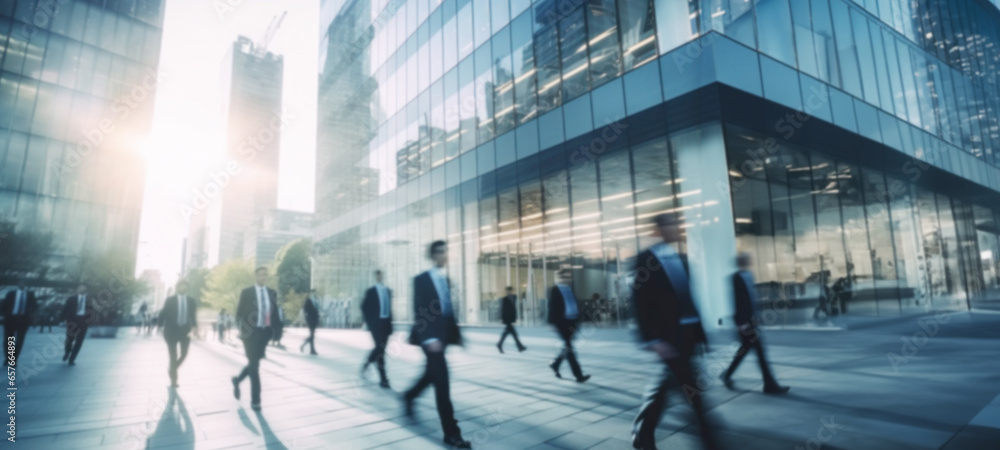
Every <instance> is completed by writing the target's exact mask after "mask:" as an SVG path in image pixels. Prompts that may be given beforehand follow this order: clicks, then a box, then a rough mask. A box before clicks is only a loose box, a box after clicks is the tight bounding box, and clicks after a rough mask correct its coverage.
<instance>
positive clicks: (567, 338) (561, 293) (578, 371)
mask: <svg viewBox="0 0 1000 450" xmlns="http://www.w3.org/2000/svg"><path fill="white" fill-rule="evenodd" d="M548 322H549V323H550V324H552V326H554V327H555V328H556V332H557V333H558V334H559V339H561V340H562V341H563V348H562V350H561V351H560V352H559V355H557V356H556V359H555V360H554V361H552V364H549V368H550V369H552V371H553V372H555V374H556V378H562V374H560V373H559V367H561V366H562V362H563V360H567V361H568V362H569V368H570V370H571V371H573V377H574V378H576V382H577V383H584V382H586V381H587V380H589V379H590V375H584V374H583V369H582V368H580V362H579V361H577V359H576V350H574V349H573V337H574V336H576V332H577V330H579V328H580V305H579V303H578V302H577V301H576V295H575V294H574V293H573V272H572V271H571V270H570V269H562V270H560V271H559V281H557V282H556V284H554V285H553V286H552V288H551V289H549V317H548Z"/></svg>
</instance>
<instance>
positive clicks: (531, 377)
mask: <svg viewBox="0 0 1000 450" xmlns="http://www.w3.org/2000/svg"><path fill="white" fill-rule="evenodd" d="M924 329H926V330H927V331H922V330H924ZM499 331H500V330H499V329H496V330H492V329H488V328H486V329H484V328H477V329H473V328H469V329H467V330H466V335H467V338H468V340H469V341H470V342H469V346H468V347H467V348H466V349H465V350H463V349H459V348H454V349H451V350H449V363H450V366H451V373H452V397H453V399H454V401H455V407H456V410H457V417H458V419H459V420H460V426H461V427H462V430H463V432H464V434H465V437H466V438H467V439H469V440H471V441H473V443H474V448H477V449H518V450H520V449H629V448H631V446H630V445H629V443H628V438H629V432H630V426H631V420H632V418H633V417H634V415H635V412H636V409H637V407H638V404H639V398H640V395H641V392H642V390H643V387H644V385H645V383H646V382H647V381H648V380H649V379H650V378H651V377H652V375H653V374H654V372H656V371H657V370H659V369H658V366H657V365H656V364H655V362H654V361H653V359H652V356H651V355H649V354H647V353H645V352H641V351H639V350H636V349H635V346H634V345H633V343H632V341H631V339H630V337H629V334H628V332H627V331H625V330H597V329H587V330H585V331H584V332H583V333H582V336H581V338H580V340H579V341H578V352H579V354H580V360H581V362H582V364H583V367H584V370H585V371H586V372H587V373H590V374H592V375H593V379H592V380H591V381H590V382H588V383H586V384H577V383H575V382H573V381H569V380H557V379H555V378H554V377H553V376H552V373H551V371H550V370H549V369H548V368H547V367H546V364H547V363H548V362H549V360H550V359H551V357H552V356H553V355H554V354H555V351H556V339H555V338H554V335H553V334H552V333H551V332H549V331H548V330H545V329H527V328H526V329H523V330H521V331H522V334H523V335H524V342H525V344H526V345H527V346H528V351H527V352H525V353H521V354H518V353H517V352H516V351H515V350H514V346H513V343H512V342H508V352H507V354H505V355H499V354H498V353H497V350H496V348H495V347H494V346H493V344H494V342H495V341H496V338H497V335H498V334H499ZM60 332H61V330H57V333H56V334H48V333H45V334H38V333H36V332H35V331H34V330H33V331H32V332H31V334H29V336H28V341H27V345H26V348H25V351H24V353H23V354H22V367H21V369H20V373H19V379H18V385H19V388H18V391H17V421H16V427H17V444H16V445H17V446H19V448H39V449H50V448H60V449H69V448H89V447H98V446H100V447H105V448H171V449H180V448H195V447H197V448H228V447H265V446H266V447H268V448H289V449H298V448H337V449H365V448H387V449H407V450H410V449H420V448H439V446H440V442H441V433H440V428H439V423H438V420H437V416H436V412H435V409H434V399H433V393H432V392H426V393H425V394H424V396H423V397H422V398H421V399H420V400H419V401H418V419H419V423H417V424H416V425H410V424H408V423H407V422H406V421H405V420H404V419H403V418H402V417H401V416H402V410H401V407H400V403H399V400H398V393H399V392H400V391H402V390H403V389H405V388H407V387H408V386H409V384H410V383H412V382H413V380H414V379H415V378H416V377H417V375H418V373H419V372H420V370H421V369H422V363H423V356H422V354H421V353H420V352H419V350H418V349H416V348H415V347H411V346H409V345H405V344H404V343H403V338H404V333H402V332H399V333H397V334H396V335H394V336H393V339H392V341H391V344H390V350H389V353H390V360H389V362H388V368H389V376H390V379H391V381H392V386H393V389H392V390H383V389H380V388H379V387H378V386H377V384H375V383H373V382H372V381H369V380H367V379H363V378H361V377H359V375H358V369H359V367H360V364H361V362H362V360H363V358H364V356H365V354H366V352H367V350H368V348H369V346H370V344H371V338H370V337H369V335H368V334H367V333H366V332H363V331H359V330H321V331H320V332H319V334H318V339H317V341H318V342H317V343H318V351H319V352H320V355H319V356H309V355H306V354H301V353H299V352H298V344H299V343H300V342H301V339H302V337H303V336H304V330H301V329H289V330H287V331H286V336H285V338H284V343H285V345H287V346H288V350H282V349H278V348H269V349H268V359H266V360H264V361H263V362H262V366H261V371H262V379H263V385H264V390H263V412H262V413H261V414H257V413H254V412H253V411H251V410H250V409H249V407H248V400H247V399H246V397H247V396H246V395H244V399H243V400H242V401H237V400H235V399H233V397H232V389H231V384H230V383H229V377H230V376H232V375H234V374H236V373H237V371H238V370H239V369H240V367H241V366H242V365H243V363H244V361H245V359H244V357H243V352H242V348H241V347H239V346H238V345H237V343H236V342H229V343H220V342H216V341H210V340H205V341H196V342H195V343H193V344H192V347H191V352H190V355H189V358H188V360H187V361H186V362H185V364H184V366H183V367H182V368H181V371H180V387H179V388H178V389H177V390H176V393H172V392H171V390H170V389H168V388H167V385H168V383H169V382H168V377H167V373H166V372H167V371H166V348H165V345H164V344H163V342H162V339H161V338H160V337H159V336H151V337H147V336H141V337H136V336H134V330H124V331H123V332H122V333H121V335H120V336H119V337H118V338H117V339H99V338H88V339H87V341H86V342H85V344H84V347H83V350H82V351H81V353H80V356H79V359H78V360H77V365H76V366H75V367H68V366H66V365H65V364H64V363H62V362H61V361H60V359H61V356H62V342H61V341H62V335H61V334H60ZM921 333H925V334H921ZM924 336H929V337H926V338H925V337H924ZM727 337H728V336H724V335H720V336H717V337H716V338H714V339H713V344H714V346H713V349H712V350H713V352H712V353H710V354H709V355H707V356H706V357H705V359H704V360H703V361H702V366H703V371H702V373H701V375H702V380H704V382H705V383H706V384H705V387H706V388H707V390H706V393H705V395H706V396H707V404H708V405H710V407H711V411H710V417H711V418H712V419H713V420H714V422H715V423H716V424H717V425H718V428H719V436H720V440H721V441H722V442H723V443H724V444H725V448H731V449H748V450H755V449H761V450H763V449H768V450H770V449H789V450H791V449H798V448H804V449H818V448H830V449H880V450H893V449H935V448H945V449H963V450H964V449H979V448H984V449H986V448H989V449H995V448H997V445H996V443H997V442H1000V396H998V394H1000V358H997V350H996V349H997V343H998V342H1000V314H995V313H993V314H991V313H982V314H968V313H959V314H952V315H948V316H941V317H938V318H935V317H934V316H929V317H926V318H923V319H920V320H919V321H918V320H917V319H913V320H910V321H904V322H903V323H894V324H885V325H883V326H879V327H873V328H869V329H863V330H851V331H844V330H832V331H809V330H771V331H770V332H769V333H767V334H766V339H767V342H768V344H769V354H770V357H771V360H772V364H773V366H774V369H775V372H776V373H777V375H778V377H779V379H780V380H781V382H782V383H784V384H787V385H790V386H791V387H792V391H791V392H790V393H789V395H786V396H781V397H772V396H765V395H763V394H761V393H760V388H761V382H760V375H759V373H758V371H757V367H756V363H755V361H754V357H753V356H750V357H748V358H747V360H746V361H745V362H744V365H743V366H742V367H741V369H740V371H738V372H737V374H736V377H735V380H736V385H737V388H738V389H737V390H736V391H729V390H727V389H725V388H724V387H723V386H722V385H721V383H719V382H718V378H717V376H718V374H719V373H720V371H721V370H722V369H723V368H724V366H725V365H726V364H727V363H728V358H729V354H730V352H731V351H732V348H731V347H729V346H728V344H729V340H728V339H727ZM893 355H895V356H893ZM566 372H568V368H567V370H566ZM248 389H249V387H248V385H244V392H245V393H246V392H248ZM682 402H683V399H682V398H681V397H679V396H673V397H672V398H671V399H670V403H671V405H672V407H670V408H669V409H668V411H667V414H666V416H665V417H664V420H663V423H662V425H661V426H660V431H659V433H658V438H659V439H660V441H659V446H660V447H661V448H664V449H696V448H699V447H698V446H697V438H696V436H697V434H696V429H695V427H694V426H693V425H692V424H691V419H690V418H689V416H688V414H687V413H688V409H687V407H686V406H685V405H681V403H682ZM5 420H6V419H5ZM11 448H18V447H11Z"/></svg>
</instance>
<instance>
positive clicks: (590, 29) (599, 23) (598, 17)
mask: <svg viewBox="0 0 1000 450" xmlns="http://www.w3.org/2000/svg"><path fill="white" fill-rule="evenodd" d="M586 10H587V34H588V35H589V38H588V42H589V45H590V77H591V80H592V82H593V85H594V87H597V86H600V85H602V84H604V83H606V82H607V81H608V80H610V79H612V78H614V77H617V76H619V75H621V72H622V64H621V47H619V45H618V17H617V16H618V15H617V12H616V10H615V1H614V0H589V1H588V2H587V7H586Z"/></svg>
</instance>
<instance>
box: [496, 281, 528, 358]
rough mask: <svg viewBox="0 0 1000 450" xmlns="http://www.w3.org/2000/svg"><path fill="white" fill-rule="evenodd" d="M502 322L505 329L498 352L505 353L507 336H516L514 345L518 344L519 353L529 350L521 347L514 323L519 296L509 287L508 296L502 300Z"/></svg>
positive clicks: (498, 344) (501, 335)
mask: <svg viewBox="0 0 1000 450" xmlns="http://www.w3.org/2000/svg"><path fill="white" fill-rule="evenodd" d="M500 320H502V321H503V324H504V329H503V333H501V334H500V342H498V343H497V350H500V353H503V341H504V340H506V339H507V335H508V334H509V335H511V336H514V343H515V344H517V351H519V352H523V351H525V350H527V349H528V347H525V346H523V345H521V340H520V339H518V338H517V330H514V322H517V296H516V295H514V288H512V287H510V286H507V296H506V297H504V298H502V299H500Z"/></svg>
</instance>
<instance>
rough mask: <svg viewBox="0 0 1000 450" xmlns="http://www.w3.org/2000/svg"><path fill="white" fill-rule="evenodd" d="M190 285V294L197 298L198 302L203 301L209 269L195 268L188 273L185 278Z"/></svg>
mask: <svg viewBox="0 0 1000 450" xmlns="http://www.w3.org/2000/svg"><path fill="white" fill-rule="evenodd" d="M183 280H184V281H186V282H187V285H188V293H189V294H190V295H193V296H194V297H197V298H198V300H199V301H200V300H202V297H204V296H205V292H204V291H205V287H206V286H207V282H208V269H206V268H204V267H195V268H194V269H191V270H189V271H188V272H187V274H185V275H184V278H183Z"/></svg>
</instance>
